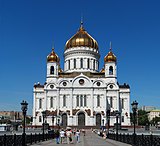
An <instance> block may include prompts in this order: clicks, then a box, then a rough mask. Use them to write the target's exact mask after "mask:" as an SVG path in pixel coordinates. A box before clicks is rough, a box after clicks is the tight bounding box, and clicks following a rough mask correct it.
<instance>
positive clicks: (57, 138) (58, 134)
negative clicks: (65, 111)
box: [55, 130, 60, 144]
mask: <svg viewBox="0 0 160 146" xmlns="http://www.w3.org/2000/svg"><path fill="white" fill-rule="evenodd" d="M59 136H60V133H59V130H56V132H55V137H56V144H59Z"/></svg>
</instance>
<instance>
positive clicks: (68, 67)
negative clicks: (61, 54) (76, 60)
mask: <svg viewBox="0 0 160 146" xmlns="http://www.w3.org/2000/svg"><path fill="white" fill-rule="evenodd" d="M70 68H71V66H70V60H68V69H70Z"/></svg>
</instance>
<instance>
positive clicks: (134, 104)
mask: <svg viewBox="0 0 160 146" xmlns="http://www.w3.org/2000/svg"><path fill="white" fill-rule="evenodd" d="M131 105H132V111H133V118H134V119H133V123H134V133H133V138H134V139H133V144H134V145H135V140H136V139H135V138H136V114H137V109H138V102H137V101H136V100H135V101H133V103H132V104H131Z"/></svg>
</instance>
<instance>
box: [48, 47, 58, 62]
mask: <svg viewBox="0 0 160 146" xmlns="http://www.w3.org/2000/svg"><path fill="white" fill-rule="evenodd" d="M59 61H60V59H59V57H58V55H57V54H56V53H55V52H54V48H52V52H51V53H50V54H49V55H48V56H47V62H59Z"/></svg>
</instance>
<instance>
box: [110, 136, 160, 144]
mask: <svg viewBox="0 0 160 146" xmlns="http://www.w3.org/2000/svg"><path fill="white" fill-rule="evenodd" d="M108 138H109V139H113V140H116V134H109V137H108ZM118 141H120V142H123V143H127V144H131V145H132V146H160V136H156V135H152V134H151V135H143V134H142V135H135V137H134V135H129V134H119V135H118Z"/></svg>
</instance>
